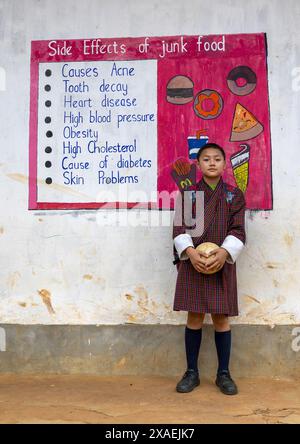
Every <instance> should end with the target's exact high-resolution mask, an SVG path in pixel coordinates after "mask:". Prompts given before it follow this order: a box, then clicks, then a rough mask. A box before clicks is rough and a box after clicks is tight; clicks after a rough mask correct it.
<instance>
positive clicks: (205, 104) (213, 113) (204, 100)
mask: <svg viewBox="0 0 300 444" xmlns="http://www.w3.org/2000/svg"><path fill="white" fill-rule="evenodd" d="M222 110H223V99H222V97H221V96H220V94H219V93H218V92H217V91H214V90H213V89H204V90H203V91H200V92H199V93H198V94H197V95H196V97H195V100H194V111H195V114H196V115H197V116H198V117H201V119H204V120H209V119H215V118H216V117H218V116H219V115H220V114H221V112H222Z"/></svg>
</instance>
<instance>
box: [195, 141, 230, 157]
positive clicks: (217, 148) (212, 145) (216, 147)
mask: <svg viewBox="0 0 300 444" xmlns="http://www.w3.org/2000/svg"><path fill="white" fill-rule="evenodd" d="M206 148H215V149H216V150H219V151H221V153H222V155H223V157H224V160H226V154H225V151H224V150H223V148H222V147H221V146H220V145H218V144H217V143H213V142H211V143H207V144H206V145H203V146H202V147H201V148H200V149H199V151H198V153H197V160H199V157H200V154H201V152H202V151H203V150H205V149H206Z"/></svg>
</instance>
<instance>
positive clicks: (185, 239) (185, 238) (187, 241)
mask: <svg viewBox="0 0 300 444" xmlns="http://www.w3.org/2000/svg"><path fill="white" fill-rule="evenodd" d="M174 245H175V248H176V250H177V253H178V255H179V257H180V259H181V260H186V259H189V257H188V255H187V254H186V253H183V254H182V252H183V251H184V250H186V248H188V247H194V244H193V241H192V237H191V236H190V235H189V234H187V233H185V234H179V235H178V236H176V237H175V238H174Z"/></svg>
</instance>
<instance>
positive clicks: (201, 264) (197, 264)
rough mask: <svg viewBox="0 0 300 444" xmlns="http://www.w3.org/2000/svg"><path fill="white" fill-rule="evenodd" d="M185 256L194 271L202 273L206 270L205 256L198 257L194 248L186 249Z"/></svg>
mask: <svg viewBox="0 0 300 444" xmlns="http://www.w3.org/2000/svg"><path fill="white" fill-rule="evenodd" d="M186 254H187V255H188V257H189V258H190V261H191V263H192V265H193V267H194V268H195V270H197V271H199V272H200V273H204V272H205V270H206V268H205V265H206V261H207V259H206V256H205V255H202V254H201V255H200V254H199V252H198V251H196V250H195V248H193V247H188V248H187V249H186Z"/></svg>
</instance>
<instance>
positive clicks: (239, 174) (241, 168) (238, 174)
mask: <svg viewBox="0 0 300 444" xmlns="http://www.w3.org/2000/svg"><path fill="white" fill-rule="evenodd" d="M240 147H241V148H242V149H241V151H239V152H237V153H235V154H233V155H232V156H231V157H230V162H231V166H232V169H233V175H234V178H235V182H236V184H237V186H238V187H239V189H240V190H241V191H242V192H243V193H245V192H246V189H247V186H248V180H249V158H250V146H249V145H248V144H247V143H245V144H241V145H240Z"/></svg>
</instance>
